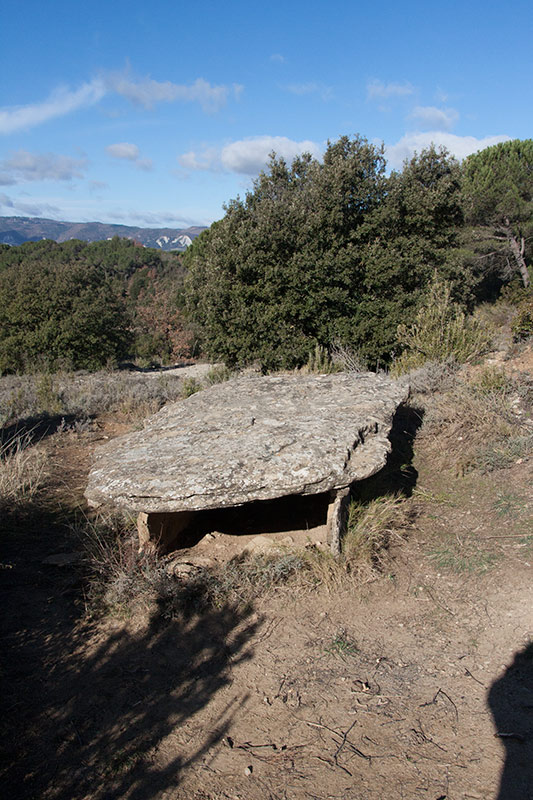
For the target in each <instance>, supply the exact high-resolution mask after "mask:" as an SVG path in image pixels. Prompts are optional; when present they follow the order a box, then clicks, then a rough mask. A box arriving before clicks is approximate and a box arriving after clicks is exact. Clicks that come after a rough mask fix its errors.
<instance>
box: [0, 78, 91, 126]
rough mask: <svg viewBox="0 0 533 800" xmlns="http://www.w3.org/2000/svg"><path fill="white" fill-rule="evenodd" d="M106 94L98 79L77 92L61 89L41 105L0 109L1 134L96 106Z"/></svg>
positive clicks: (76, 90)
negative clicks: (79, 109)
mask: <svg viewBox="0 0 533 800" xmlns="http://www.w3.org/2000/svg"><path fill="white" fill-rule="evenodd" d="M105 93H106V89H105V85H104V83H103V81H101V80H99V79H97V80H93V81H91V82H90V83H84V84H83V85H82V86H80V88H79V89H75V90H70V89H68V88H66V87H59V88H58V89H56V90H55V91H54V92H52V94H51V95H50V96H49V97H48V98H47V99H46V100H43V101H42V102H41V103H32V104H30V105H27V106H17V107H16V108H7V109H0V133H14V132H15V131H19V130H25V129H26V128H33V127H34V126H35V125H40V124H41V123H43V122H47V121H48V120H50V119H55V118H56V117H63V116H65V114H70V113H71V112H72V111H76V110H77V109H78V108H83V107H85V106H91V105H94V104H95V103H97V102H98V101H99V100H101V99H102V97H104V95H105Z"/></svg>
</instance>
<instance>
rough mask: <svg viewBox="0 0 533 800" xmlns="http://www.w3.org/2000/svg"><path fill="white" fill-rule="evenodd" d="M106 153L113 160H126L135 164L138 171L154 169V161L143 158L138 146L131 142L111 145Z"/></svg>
mask: <svg viewBox="0 0 533 800" xmlns="http://www.w3.org/2000/svg"><path fill="white" fill-rule="evenodd" d="M106 151H107V152H108V153H109V155H110V156H112V158H119V159H124V160H126V161H131V162H133V163H134V164H135V166H136V167H137V169H142V170H144V171H148V170H151V169H153V164H152V160H151V159H150V158H141V153H140V150H139V148H138V147H137V145H136V144H131V142H118V143H117V144H109V145H108V146H107V147H106Z"/></svg>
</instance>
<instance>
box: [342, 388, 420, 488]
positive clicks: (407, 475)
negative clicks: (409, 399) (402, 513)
mask: <svg viewBox="0 0 533 800" xmlns="http://www.w3.org/2000/svg"><path fill="white" fill-rule="evenodd" d="M423 420H424V411H423V409H421V408H414V407H413V406H410V405H409V404H402V405H400V406H399V407H398V409H397V411H396V413H395V415H394V418H393V421H392V427H391V431H390V434H389V439H390V442H391V451H390V453H389V456H388V458H387V463H386V464H385V466H384V467H383V469H382V470H380V471H379V472H378V473H376V474H375V475H372V476H371V477H370V478H366V480H364V481H358V482H357V483H356V484H354V486H353V495H354V497H355V498H357V499H358V500H362V501H363V502H364V501H369V500H373V499H376V498H378V497H383V496H386V495H403V496H404V497H411V495H412V493H413V489H414V488H415V486H416V482H417V480H418V472H417V470H416V469H415V467H414V466H413V458H414V441H415V438H416V435H417V433H418V430H419V429H420V427H421V425H422V422H423Z"/></svg>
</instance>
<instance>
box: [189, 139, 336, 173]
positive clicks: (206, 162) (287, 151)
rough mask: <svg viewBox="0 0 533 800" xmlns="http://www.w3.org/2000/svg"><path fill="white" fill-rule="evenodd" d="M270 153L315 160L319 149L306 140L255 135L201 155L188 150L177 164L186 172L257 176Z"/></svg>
mask: <svg viewBox="0 0 533 800" xmlns="http://www.w3.org/2000/svg"><path fill="white" fill-rule="evenodd" d="M272 152H274V153H276V155H277V156H281V157H282V158H284V159H285V160H286V161H289V162H290V161H292V160H293V158H295V157H296V156H298V155H301V154H302V153H311V155H313V156H315V157H318V156H320V154H321V148H320V146H319V145H318V144H317V143H316V142H312V141H309V140H304V141H301V142H295V141H294V140H292V139H288V138H287V137H285V136H256V137H254V138H250V139H241V140H240V141H236V142H232V143H231V144H227V145H225V146H224V147H222V148H221V149H217V148H204V150H203V151H202V152H200V153H197V152H195V151H194V150H191V151H190V152H188V153H184V154H183V155H181V156H179V158H178V161H179V163H180V164H181V166H182V167H184V168H185V169H191V170H211V171H215V172H216V171H221V170H222V171H225V172H236V173H238V174H239V175H257V174H258V173H259V172H260V171H261V170H262V169H264V167H265V166H266V164H267V163H268V157H269V155H270V153H272Z"/></svg>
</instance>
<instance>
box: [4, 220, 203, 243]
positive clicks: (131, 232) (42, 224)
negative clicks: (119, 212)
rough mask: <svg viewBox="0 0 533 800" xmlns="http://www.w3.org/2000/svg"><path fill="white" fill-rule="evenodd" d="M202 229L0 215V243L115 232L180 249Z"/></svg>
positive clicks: (97, 237)
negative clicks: (148, 226) (149, 226)
mask: <svg viewBox="0 0 533 800" xmlns="http://www.w3.org/2000/svg"><path fill="white" fill-rule="evenodd" d="M205 229H206V227H205V226H202V225H191V226H189V227H188V228H141V227H136V226H133V225H116V224H110V223H106V222H68V221H62V220H54V219H46V218H43V217H0V243H2V244H8V245H19V244H23V243H24V242H32V241H33V242H35V241H40V240H41V239H53V240H54V241H56V242H66V241H68V240H69V239H81V240H82V241H86V242H98V241H102V240H106V239H112V238H113V236H119V237H121V238H125V239H132V240H134V241H135V242H139V243H140V244H142V245H143V246H144V247H154V248H155V249H157V250H165V251H170V250H175V251H176V250H177V251H183V250H186V249H187V247H188V246H189V245H190V244H191V243H192V241H193V239H195V238H196V237H197V236H199V235H200V233H202V231H204V230H205Z"/></svg>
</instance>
